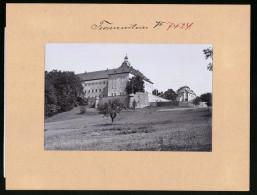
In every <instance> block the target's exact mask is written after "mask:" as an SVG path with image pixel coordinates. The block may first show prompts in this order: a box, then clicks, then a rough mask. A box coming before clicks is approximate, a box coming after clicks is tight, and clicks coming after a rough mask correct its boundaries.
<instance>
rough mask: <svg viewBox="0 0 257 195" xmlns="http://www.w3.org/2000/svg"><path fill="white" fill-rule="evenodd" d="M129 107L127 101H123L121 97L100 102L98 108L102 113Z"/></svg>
mask: <svg viewBox="0 0 257 195" xmlns="http://www.w3.org/2000/svg"><path fill="white" fill-rule="evenodd" d="M125 109H127V103H126V102H123V101H121V100H120V99H119V98H113V99H110V100H109V101H108V102H100V103H99V104H98V110H99V111H100V113H102V114H105V115H107V114H109V113H110V111H111V110H115V111H116V112H120V111H121V110H125Z"/></svg>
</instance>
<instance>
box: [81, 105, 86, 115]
mask: <svg viewBox="0 0 257 195" xmlns="http://www.w3.org/2000/svg"><path fill="white" fill-rule="evenodd" d="M85 113H86V106H84V105H83V106H80V114H85Z"/></svg>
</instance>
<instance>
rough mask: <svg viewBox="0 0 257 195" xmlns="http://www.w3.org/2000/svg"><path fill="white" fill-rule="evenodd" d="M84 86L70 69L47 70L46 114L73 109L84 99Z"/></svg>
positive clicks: (50, 114)
mask: <svg viewBox="0 0 257 195" xmlns="http://www.w3.org/2000/svg"><path fill="white" fill-rule="evenodd" d="M83 95H84V92H83V86H82V84H81V82H80V79H79V78H78V76H76V75H75V73H74V72H70V71H63V72H62V71H57V70H53V71H50V72H48V71H45V116H52V115H54V114H57V113H59V112H65V111H68V110H71V109H72V108H73V107H75V106H77V105H79V104H80V103H81V102H82V101H83Z"/></svg>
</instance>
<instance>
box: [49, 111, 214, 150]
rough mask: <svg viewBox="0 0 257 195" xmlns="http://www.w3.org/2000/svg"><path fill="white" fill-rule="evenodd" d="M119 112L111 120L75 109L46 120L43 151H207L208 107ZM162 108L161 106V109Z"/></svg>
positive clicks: (209, 142)
mask: <svg viewBox="0 0 257 195" xmlns="http://www.w3.org/2000/svg"><path fill="white" fill-rule="evenodd" d="M159 109H160V108H144V109H138V110H129V111H123V112H121V113H120V114H119V115H118V116H117V118H116V119H115V121H114V123H113V124H111V120H110V118H107V117H105V118H103V116H102V115H99V114H98V113H97V112H96V111H95V110H93V109H92V110H88V112H87V113H86V114H85V115H79V114H78V113H79V108H75V109H73V110H72V111H69V112H66V113H62V116H54V117H52V118H48V119H46V123H45V149H46V150H108V151H211V149H212V126H211V119H212V110H211V108H202V109H191V110H175V111H170V112H158V110H159ZM162 109H163V108H162Z"/></svg>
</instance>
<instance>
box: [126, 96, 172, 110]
mask: <svg viewBox="0 0 257 195" xmlns="http://www.w3.org/2000/svg"><path fill="white" fill-rule="evenodd" d="M133 101H136V108H144V107H147V106H154V105H156V104H153V103H156V102H157V103H158V102H169V100H166V99H164V98H161V97H158V96H156V95H153V94H151V93H144V92H137V93H136V94H135V95H134V94H132V95H131V96H130V101H129V104H130V107H133Z"/></svg>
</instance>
